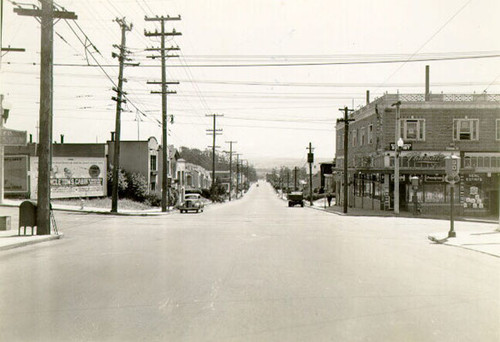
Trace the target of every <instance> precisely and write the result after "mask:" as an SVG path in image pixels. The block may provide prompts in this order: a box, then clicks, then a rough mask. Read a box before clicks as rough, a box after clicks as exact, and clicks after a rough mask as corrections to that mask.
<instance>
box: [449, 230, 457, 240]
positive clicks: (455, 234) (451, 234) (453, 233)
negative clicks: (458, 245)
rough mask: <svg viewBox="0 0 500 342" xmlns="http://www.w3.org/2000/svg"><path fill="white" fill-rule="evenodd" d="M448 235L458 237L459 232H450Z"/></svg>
mask: <svg viewBox="0 0 500 342" xmlns="http://www.w3.org/2000/svg"><path fill="white" fill-rule="evenodd" d="M448 237H449V238H454V237H457V233H456V232H455V231H452V232H448Z"/></svg>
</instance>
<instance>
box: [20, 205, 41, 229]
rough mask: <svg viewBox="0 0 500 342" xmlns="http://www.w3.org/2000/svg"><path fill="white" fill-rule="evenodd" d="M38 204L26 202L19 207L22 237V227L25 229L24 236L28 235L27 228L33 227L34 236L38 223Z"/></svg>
mask: <svg viewBox="0 0 500 342" xmlns="http://www.w3.org/2000/svg"><path fill="white" fill-rule="evenodd" d="M36 210H37V205H36V202H32V201H24V202H23V203H21V205H20V206H19V229H18V234H19V235H21V227H24V235H26V227H31V235H33V234H34V230H35V227H36V226H37V223H36Z"/></svg>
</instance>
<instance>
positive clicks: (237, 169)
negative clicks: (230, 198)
mask: <svg viewBox="0 0 500 342" xmlns="http://www.w3.org/2000/svg"><path fill="white" fill-rule="evenodd" d="M235 154H236V199H238V192H239V187H240V156H241V153H235Z"/></svg>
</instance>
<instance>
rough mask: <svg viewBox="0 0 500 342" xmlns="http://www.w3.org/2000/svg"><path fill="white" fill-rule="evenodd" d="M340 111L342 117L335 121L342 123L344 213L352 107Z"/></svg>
mask: <svg viewBox="0 0 500 342" xmlns="http://www.w3.org/2000/svg"><path fill="white" fill-rule="evenodd" d="M339 110H340V111H341V112H344V118H343V119H338V120H337V123H339V122H343V123H344V188H343V190H344V210H343V211H344V214H347V201H348V200H349V197H348V192H349V184H348V181H349V177H348V174H347V172H348V167H347V166H348V163H349V122H351V121H354V119H349V112H353V111H354V109H349V108H347V107H344V108H340V109H339Z"/></svg>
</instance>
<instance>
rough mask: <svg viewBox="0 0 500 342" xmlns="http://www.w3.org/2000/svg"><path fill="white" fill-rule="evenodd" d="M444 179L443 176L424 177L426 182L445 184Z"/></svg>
mask: <svg viewBox="0 0 500 342" xmlns="http://www.w3.org/2000/svg"><path fill="white" fill-rule="evenodd" d="M443 180H444V177H443V176H442V175H440V176H439V175H424V181H425V182H443Z"/></svg>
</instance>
